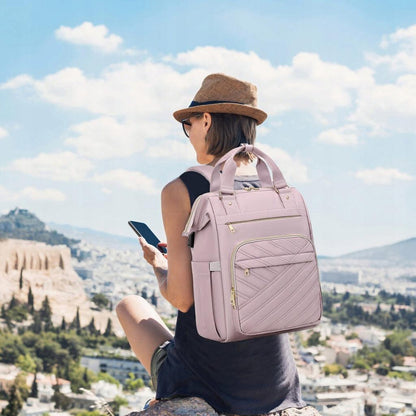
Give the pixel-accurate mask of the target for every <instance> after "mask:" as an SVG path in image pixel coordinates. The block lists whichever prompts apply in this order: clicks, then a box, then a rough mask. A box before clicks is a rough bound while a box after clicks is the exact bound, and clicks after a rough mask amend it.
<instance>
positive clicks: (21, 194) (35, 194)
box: [0, 185, 66, 202]
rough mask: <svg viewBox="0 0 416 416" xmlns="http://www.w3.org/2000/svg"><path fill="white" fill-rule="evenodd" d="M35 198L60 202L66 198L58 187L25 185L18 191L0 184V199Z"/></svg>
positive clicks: (36, 199)
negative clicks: (44, 187) (43, 187)
mask: <svg viewBox="0 0 416 416" xmlns="http://www.w3.org/2000/svg"><path fill="white" fill-rule="evenodd" d="M22 199H24V200H35V201H50V202H62V201H65V200H66V195H65V194H64V193H62V192H61V191H59V190H58V189H50V188H46V189H39V188H34V187H31V186H30V187H26V188H24V189H22V190H20V191H16V190H13V191H10V190H8V189H7V188H5V187H4V186H1V185H0V200H2V201H12V202H14V201H19V200H22Z"/></svg>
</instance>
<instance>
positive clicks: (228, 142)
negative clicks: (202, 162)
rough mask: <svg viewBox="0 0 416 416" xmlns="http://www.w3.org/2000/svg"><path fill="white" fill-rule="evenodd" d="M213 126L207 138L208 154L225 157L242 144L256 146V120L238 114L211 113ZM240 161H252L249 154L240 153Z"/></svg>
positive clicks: (238, 156)
mask: <svg viewBox="0 0 416 416" xmlns="http://www.w3.org/2000/svg"><path fill="white" fill-rule="evenodd" d="M210 114H211V126H210V128H209V130H208V132H207V135H206V137H205V141H206V143H207V153H208V154H210V155H213V156H223V155H225V154H226V153H227V152H228V151H229V150H231V149H234V148H235V147H238V146H239V145H240V144H241V143H248V144H254V141H255V140H256V126H257V122H256V120H254V118H251V117H247V116H241V115H237V114H225V113H210ZM236 157H237V158H238V159H244V160H252V156H251V155H250V154H247V153H243V152H241V153H239V154H238V155H237V156H236Z"/></svg>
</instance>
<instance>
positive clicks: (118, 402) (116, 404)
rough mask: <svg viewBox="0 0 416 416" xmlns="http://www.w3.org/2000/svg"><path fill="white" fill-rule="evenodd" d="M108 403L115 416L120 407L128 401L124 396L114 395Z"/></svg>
mask: <svg viewBox="0 0 416 416" xmlns="http://www.w3.org/2000/svg"><path fill="white" fill-rule="evenodd" d="M109 404H110V406H111V408H112V409H113V411H114V414H115V415H116V416H117V415H118V414H119V412H120V407H121V406H127V405H128V404H129V402H128V400H127V399H125V398H124V397H120V396H116V397H114V399H113V401H111V402H110V403H109Z"/></svg>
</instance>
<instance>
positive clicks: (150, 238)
mask: <svg viewBox="0 0 416 416" xmlns="http://www.w3.org/2000/svg"><path fill="white" fill-rule="evenodd" d="M129 225H130V227H131V228H133V231H134V232H135V233H136V234H137V235H138V236H139V237H143V238H144V239H145V240H146V241H147V242H148V243H149V244H151V245H152V246H155V247H156V248H157V249H158V250H159V251H160V252H162V253H163V254H166V253H167V252H168V251H167V249H166V247H160V246H158V244H159V243H160V240H159V239H158V238H157V237H156V236H155V234H154V233H153V231H152V230H151V229H150V228H149V227H148V226H147V225H146V224H145V223H144V222H137V221H129Z"/></svg>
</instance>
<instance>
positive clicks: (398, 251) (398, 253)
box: [338, 238, 416, 264]
mask: <svg viewBox="0 0 416 416" xmlns="http://www.w3.org/2000/svg"><path fill="white" fill-rule="evenodd" d="M338 258H340V259H354V260H373V261H388V262H391V263H396V264H409V263H416V238H410V239H408V240H403V241H399V242H397V243H394V244H389V245H386V246H381V247H372V248H368V249H366V250H360V251H354V252H352V253H348V254H345V255H343V256H339V257H338Z"/></svg>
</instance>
